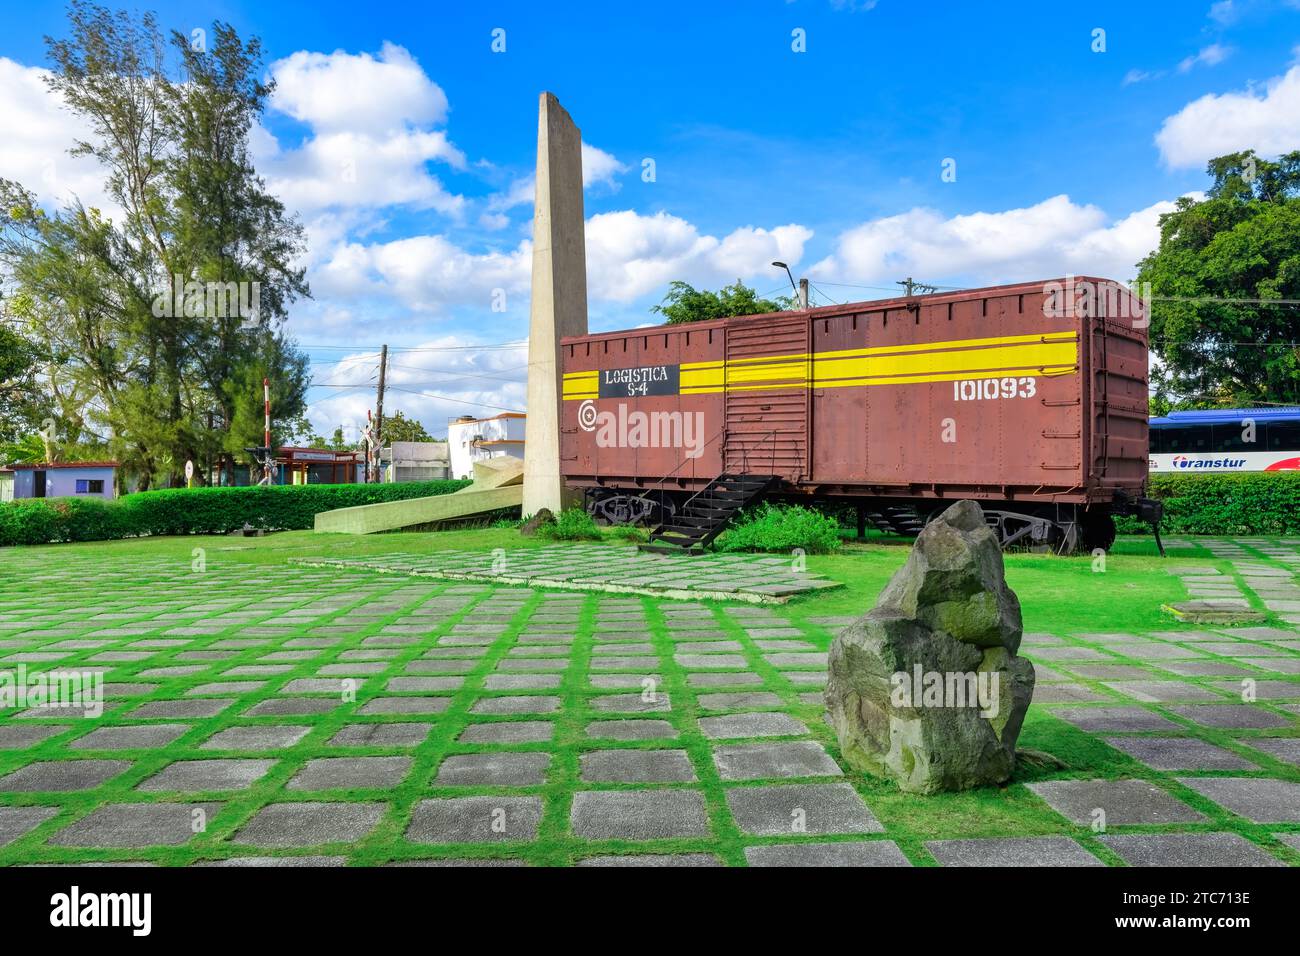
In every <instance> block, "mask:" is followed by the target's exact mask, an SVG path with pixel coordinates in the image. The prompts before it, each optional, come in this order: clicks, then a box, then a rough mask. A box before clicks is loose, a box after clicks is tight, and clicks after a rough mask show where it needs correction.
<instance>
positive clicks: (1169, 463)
mask: <svg viewBox="0 0 1300 956" xmlns="http://www.w3.org/2000/svg"><path fill="white" fill-rule="evenodd" d="M1150 434H1151V456H1150V457H1151V462H1150V472H1151V474H1153V475H1158V474H1170V473H1180V474H1186V473H1192V472H1245V471H1295V470H1297V469H1300V408H1224V409H1213V410H1200V411H1188V412H1170V413H1169V414H1168V415H1166V416H1162V417H1160V418H1152V419H1151V431H1150Z"/></svg>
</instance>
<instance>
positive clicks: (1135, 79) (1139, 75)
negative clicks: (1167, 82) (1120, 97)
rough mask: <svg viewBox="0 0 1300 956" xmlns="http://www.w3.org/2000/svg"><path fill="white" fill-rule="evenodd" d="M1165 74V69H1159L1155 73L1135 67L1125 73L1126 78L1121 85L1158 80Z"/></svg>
mask: <svg viewBox="0 0 1300 956" xmlns="http://www.w3.org/2000/svg"><path fill="white" fill-rule="evenodd" d="M1164 75H1165V74H1164V71H1163V70H1158V71H1156V72H1154V73H1153V72H1150V71H1148V70H1138V69H1133V70H1129V71H1128V72H1127V73H1125V74H1124V79H1123V81H1122V82H1121V83H1120V85H1121V86H1132V85H1133V84H1134V83H1145V82H1146V81H1147V80H1158V79H1159V78H1160V77H1162V76H1164Z"/></svg>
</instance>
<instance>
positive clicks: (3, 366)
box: [0, 325, 43, 465]
mask: <svg viewBox="0 0 1300 956" xmlns="http://www.w3.org/2000/svg"><path fill="white" fill-rule="evenodd" d="M37 360H38V353H37V349H36V345H35V343H33V342H32V341H30V340H29V339H27V338H25V337H24V336H22V335H19V334H18V333H17V332H15V331H13V330H12V329H10V328H8V327H7V326H5V325H0V442H6V441H7V442H13V441H16V440H17V439H18V438H19V437H20V436H21V435H23V434H24V433H26V432H28V431H31V430H32V429H34V428H35V427H37V423H38V422H39V421H40V420H41V412H42V404H43V403H42V402H41V400H40V393H39V388H38V386H37V384H36V374H37ZM3 464H6V462H5V460H4V457H3V456H0V465H3Z"/></svg>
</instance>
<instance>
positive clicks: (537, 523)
mask: <svg viewBox="0 0 1300 956" xmlns="http://www.w3.org/2000/svg"><path fill="white" fill-rule="evenodd" d="M553 521H555V515H553V514H551V509H550V508H543V509H542V510H541V511H539V512H537V514H535V515H533V516H532V517H531V518H529V519H528V520H527V521H525V522H524V523H523V524H521V525H520V526H519V533H520V534H522V535H523V536H524V537H525V538H531V537H533V536H534V535H536V534H537V532H538V529H540V528H541V527H542V525H544V524H551V523H552V522H553Z"/></svg>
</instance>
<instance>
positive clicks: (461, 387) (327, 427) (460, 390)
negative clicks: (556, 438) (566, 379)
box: [310, 334, 528, 438]
mask: <svg viewBox="0 0 1300 956" xmlns="http://www.w3.org/2000/svg"><path fill="white" fill-rule="evenodd" d="M475 344H476V343H475V342H473V341H471V340H469V339H467V338H465V337H463V336H458V335H454V334H449V335H441V336H437V337H434V338H430V339H426V340H424V341H421V342H419V343H418V344H416V345H415V346H413V347H411V348H409V349H402V350H390V352H389V359H388V373H387V386H388V390H387V393H386V395H385V399H384V407H385V411H386V412H387V413H388V414H391V413H392V412H393V411H396V410H401V412H402V413H403V414H404V415H405V416H406V417H407V418H414V419H417V420H418V421H420V422H421V423H422V424H423V425H424V427H425V429H426V430H427V431H428V432H429V433H430V434H432V435H435V436H437V435H445V434H446V430H447V420H448V419H450V418H455V417H456V416H458V415H463V414H466V413H469V414H476V415H492V414H495V413H496V412H497V411H499V410H501V409H523V407H524V404H525V398H526V395H525V392H526V385H525V383H526V376H527V372H526V366H527V361H528V349H527V344H526V342H519V343H517V344H518V347H516V348H497V349H491V350H478V349H474V348H473V346H474V345H475ZM377 364H378V356H377V355H376V354H375V353H374V352H357V353H352V354H349V355H347V356H345V357H344V358H343V359H342V360H340V361H338V362H336V363H333V364H331V365H329V366H327V367H319V368H317V369H316V377H315V381H316V382H317V383H318V384H319V383H322V382H325V383H328V384H329V385H330V387H329V388H326V389H318V390H317V392H316V393H315V396H314V397H316V400H315V401H313V402H312V407H311V416H310V417H311V420H312V423H313V424H314V425H315V426H316V429H317V431H319V432H320V433H321V434H324V435H327V436H328V435H330V434H332V433H333V430H334V429H335V428H336V427H338V426H339V425H342V426H343V427H344V434H345V436H347V437H348V438H354V437H355V436H356V435H357V434H358V433H359V430H360V428H361V426H363V425H364V424H365V421H366V410H367V409H369V408H371V407H372V405H373V402H374V385H375V380H376V366H377ZM340 386H342V387H340ZM348 386H355V387H356V390H352V389H351V388H349V387H348Z"/></svg>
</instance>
